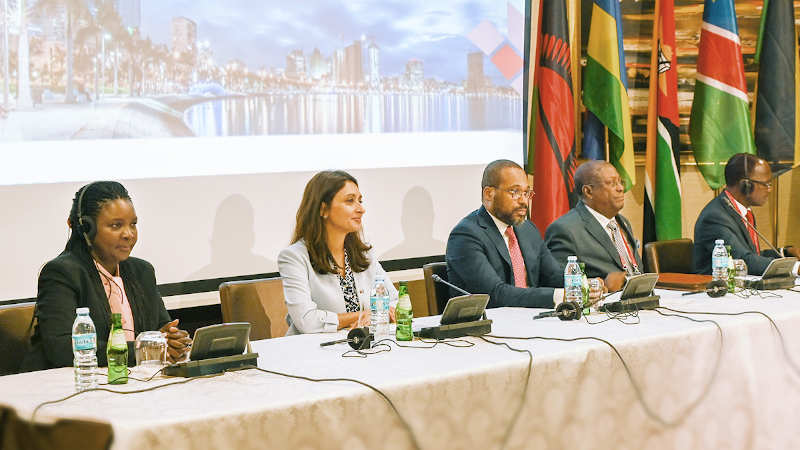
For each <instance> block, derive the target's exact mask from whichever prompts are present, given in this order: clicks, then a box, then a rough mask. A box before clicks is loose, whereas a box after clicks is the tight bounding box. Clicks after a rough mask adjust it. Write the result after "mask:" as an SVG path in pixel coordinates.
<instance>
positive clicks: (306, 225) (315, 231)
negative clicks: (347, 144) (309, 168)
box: [292, 170, 372, 273]
mask: <svg viewBox="0 0 800 450" xmlns="http://www.w3.org/2000/svg"><path fill="white" fill-rule="evenodd" d="M348 181H350V182H352V183H353V184H355V185H356V186H358V181H356V179H355V178H354V177H353V176H352V175H350V174H349V173H347V172H344V171H341V170H325V171H322V172H319V173H318V174H316V175H314V176H313V177H312V178H311V180H309V182H308V184H306V189H305V191H303V200H302V201H300V207H299V208H297V222H296V224H295V227H294V237H292V243H295V242H297V241H299V240H300V239H303V240H304V241H305V243H306V248H307V249H308V258H309V259H310V260H311V266H312V267H313V268H314V270H316V271H317V272H319V273H337V270H336V265H335V263H334V260H333V255H331V251H330V250H329V249H328V242H327V241H328V239H327V237H328V236H327V232H326V231H325V222H324V221H323V220H322V216H321V214H320V211H322V205H323V204H324V205H326V206H328V207H330V205H331V202H332V201H333V197H334V196H335V195H336V193H337V192H339V191H340V190H341V189H342V188H343V187H344V185H345V183H347V182H348ZM371 248H372V246H370V245H367V244H365V243H364V241H363V240H362V238H361V231H354V232H351V233H348V234H347V236H345V238H344V249H345V250H346V251H347V256H348V258H349V260H350V268H351V269H353V272H363V271H365V270H366V269H367V267H369V263H370V261H369V258H368V257H367V252H368V251H369V250H370V249H371Z"/></svg>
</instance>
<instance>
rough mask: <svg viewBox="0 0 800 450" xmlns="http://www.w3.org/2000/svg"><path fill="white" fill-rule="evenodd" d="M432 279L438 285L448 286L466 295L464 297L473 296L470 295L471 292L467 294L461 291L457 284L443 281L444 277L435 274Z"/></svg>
mask: <svg viewBox="0 0 800 450" xmlns="http://www.w3.org/2000/svg"><path fill="white" fill-rule="evenodd" d="M431 278H433V281H435V282H437V283H442V284H446V285H448V286H450V287H451V288H453V289H455V290H457V291H458V292H461V293H462V294H464V295H472V294H470V293H469V292H467V291H465V290H463V289H461V288H460V287H458V286H456V285H455V284H453V283H450V282H448V281H445V280H443V279H442V277H440V276H439V275H436V274H433V275H432V276H431Z"/></svg>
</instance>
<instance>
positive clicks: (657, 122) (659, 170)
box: [643, 0, 682, 243]
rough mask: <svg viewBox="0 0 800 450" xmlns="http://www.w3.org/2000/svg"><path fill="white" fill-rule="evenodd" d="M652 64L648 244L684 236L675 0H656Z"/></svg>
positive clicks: (646, 210) (646, 217) (646, 206)
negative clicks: (655, 46) (654, 45)
mask: <svg viewBox="0 0 800 450" xmlns="http://www.w3.org/2000/svg"><path fill="white" fill-rule="evenodd" d="M656 5H657V7H658V11H655V13H656V16H655V26H654V27H653V42H654V43H655V44H656V45H657V48H656V49H655V51H654V55H653V58H652V60H651V64H650V73H652V74H658V76H657V77H651V78H650V101H649V103H648V111H647V114H648V115H647V119H648V120H647V162H646V164H645V182H644V183H645V199H644V233H643V238H644V239H643V240H644V242H645V243H647V242H652V241H656V240H659V241H663V240H668V239H679V238H680V237H681V235H682V230H681V228H682V222H681V179H680V164H679V162H680V148H679V147H680V142H679V134H680V133H679V131H680V130H679V127H680V124H679V113H678V64H677V63H678V57H677V54H676V52H675V50H676V46H675V3H674V1H673V0H661V1H660V2H656Z"/></svg>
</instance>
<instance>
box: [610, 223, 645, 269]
mask: <svg viewBox="0 0 800 450" xmlns="http://www.w3.org/2000/svg"><path fill="white" fill-rule="evenodd" d="M606 228H608V229H609V230H611V241H613V242H614V246H615V247H616V248H617V253H619V259H620V262H622V267H623V268H624V269H625V273H626V274H627V275H628V276H631V275H635V274H637V273H639V268H638V267H637V266H636V262H635V261H631V258H630V253H629V252H628V249H627V244H626V243H625V240H624V239H623V237H622V233H620V232H619V227H618V226H617V221H616V220H614V219H611V222H608V225H606Z"/></svg>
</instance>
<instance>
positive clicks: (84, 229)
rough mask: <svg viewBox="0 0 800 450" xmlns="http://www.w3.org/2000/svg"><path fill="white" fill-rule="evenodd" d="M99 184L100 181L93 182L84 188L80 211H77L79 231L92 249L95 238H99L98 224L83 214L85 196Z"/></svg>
mask: <svg viewBox="0 0 800 450" xmlns="http://www.w3.org/2000/svg"><path fill="white" fill-rule="evenodd" d="M97 183H99V181H92V182H91V183H89V184H87V185H86V186H84V187H83V189H81V191H80V193H79V194H78V210H77V211H76V214H77V216H78V231H79V232H80V233H81V234H82V235H83V239H85V240H86V245H87V246H88V247H89V248H92V241H93V240H94V238H95V236H97V224H95V223H94V219H92V218H91V217H90V216H88V215H85V214H83V195H84V194H85V193H86V191H88V190H89V188H90V187H92V185H94V184H97Z"/></svg>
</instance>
